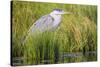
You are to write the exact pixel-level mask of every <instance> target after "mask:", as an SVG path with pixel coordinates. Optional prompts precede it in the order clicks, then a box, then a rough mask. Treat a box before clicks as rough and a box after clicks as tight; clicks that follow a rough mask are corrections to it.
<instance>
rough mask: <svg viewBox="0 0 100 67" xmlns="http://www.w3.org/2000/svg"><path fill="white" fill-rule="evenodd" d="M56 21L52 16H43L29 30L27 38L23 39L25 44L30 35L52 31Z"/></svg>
mask: <svg viewBox="0 0 100 67" xmlns="http://www.w3.org/2000/svg"><path fill="white" fill-rule="evenodd" d="M53 21H54V19H53V18H52V17H51V16H50V15H45V16H42V17H41V18H40V19H38V20H37V21H36V22H35V23H34V24H33V25H32V26H31V27H30V29H29V31H28V32H27V34H26V36H25V37H24V39H23V44H24V42H25V41H26V40H27V38H28V36H29V35H34V33H36V32H37V31H39V32H44V31H46V30H50V29H52V26H53Z"/></svg>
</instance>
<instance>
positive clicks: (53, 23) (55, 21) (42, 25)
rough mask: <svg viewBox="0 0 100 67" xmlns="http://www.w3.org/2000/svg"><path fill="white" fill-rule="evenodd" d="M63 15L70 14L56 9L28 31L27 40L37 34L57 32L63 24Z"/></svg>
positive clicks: (41, 18)
mask: <svg viewBox="0 0 100 67" xmlns="http://www.w3.org/2000/svg"><path fill="white" fill-rule="evenodd" d="M63 14H70V12H65V11H64V10H61V9H54V10H53V11H52V12H50V13H49V14H47V15H44V16H42V17H40V18H39V19H38V20H37V21H36V22H35V23H34V24H33V25H32V26H31V27H30V29H29V30H28V33H27V35H26V37H25V40H26V39H27V37H28V36H29V35H32V34H34V33H35V32H45V31H54V30H56V29H57V28H58V26H59V25H60V23H61V20H62V15H63Z"/></svg>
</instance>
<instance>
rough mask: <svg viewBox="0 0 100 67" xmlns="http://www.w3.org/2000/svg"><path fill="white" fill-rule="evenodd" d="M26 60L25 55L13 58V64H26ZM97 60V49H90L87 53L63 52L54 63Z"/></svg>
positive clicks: (42, 62)
mask: <svg viewBox="0 0 100 67" xmlns="http://www.w3.org/2000/svg"><path fill="white" fill-rule="evenodd" d="M57 57H59V58H57ZM24 60H27V59H25V58H23V57H16V58H13V65H25V64H24V62H23V61H24ZM96 60H97V53H96V51H89V52H85V53H82V52H75V53H73V52H72V53H66V52H63V53H61V55H59V56H56V58H55V59H54V63H70V62H86V61H96ZM51 62H52V60H49V59H45V60H41V61H40V63H39V64H50V63H51ZM37 64H38V63H37ZM26 65H27V64H26Z"/></svg>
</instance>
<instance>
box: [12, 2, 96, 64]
mask: <svg viewBox="0 0 100 67" xmlns="http://www.w3.org/2000/svg"><path fill="white" fill-rule="evenodd" d="M11 7H12V17H11V20H12V23H11V24H12V65H25V64H26V65H27V64H52V63H63V62H83V61H96V60H97V54H96V52H97V6H95V5H79V4H60V3H42V2H25V1H12V2H11ZM55 8H57V9H62V10H64V11H68V12H72V14H70V15H63V16H62V21H61V24H60V26H59V28H58V29H57V30H56V31H54V32H44V33H42V34H39V35H37V36H30V37H29V38H28V40H27V41H26V42H25V44H24V45H22V43H21V39H22V38H23V37H24V36H25V35H26V33H27V31H28V30H29V28H30V27H31V26H32V25H33V23H34V22H35V21H36V20H38V19H39V18H40V17H41V16H43V15H45V14H49V13H50V12H52V10H53V9H55ZM73 53H74V54H73ZM77 53H79V54H78V55H79V56H68V55H77ZM18 63H19V64H18Z"/></svg>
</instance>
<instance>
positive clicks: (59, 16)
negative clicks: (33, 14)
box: [50, 13, 61, 20]
mask: <svg viewBox="0 0 100 67" xmlns="http://www.w3.org/2000/svg"><path fill="white" fill-rule="evenodd" d="M50 16H51V17H52V18H54V20H58V19H60V18H61V15H55V14H52V13H51V14H50Z"/></svg>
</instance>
